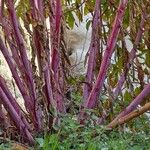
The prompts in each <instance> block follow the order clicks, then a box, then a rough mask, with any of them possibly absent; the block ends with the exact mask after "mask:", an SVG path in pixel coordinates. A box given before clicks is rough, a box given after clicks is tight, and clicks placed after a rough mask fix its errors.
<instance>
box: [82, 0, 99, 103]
mask: <svg viewBox="0 0 150 150" xmlns="http://www.w3.org/2000/svg"><path fill="white" fill-rule="evenodd" d="M99 7H100V0H96V3H95V9H94V19H93V24H92V37H91V43H90V47H89V59H88V65H87V66H88V67H87V72H86V79H85V84H84V87H83V98H84V105H85V103H86V101H87V99H88V97H89V94H90V92H91V88H92V86H93V77H94V69H95V65H96V55H97V53H98V51H99V49H100V33H99V30H100V18H99V17H100V9H99Z"/></svg>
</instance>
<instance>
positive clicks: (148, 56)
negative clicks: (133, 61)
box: [145, 52, 150, 68]
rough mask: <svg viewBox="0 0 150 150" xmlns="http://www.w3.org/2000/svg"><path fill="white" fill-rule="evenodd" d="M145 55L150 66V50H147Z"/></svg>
mask: <svg viewBox="0 0 150 150" xmlns="http://www.w3.org/2000/svg"><path fill="white" fill-rule="evenodd" d="M145 57H146V58H145V63H146V65H147V66H148V67H149V68H150V52H147V53H146V56H145Z"/></svg>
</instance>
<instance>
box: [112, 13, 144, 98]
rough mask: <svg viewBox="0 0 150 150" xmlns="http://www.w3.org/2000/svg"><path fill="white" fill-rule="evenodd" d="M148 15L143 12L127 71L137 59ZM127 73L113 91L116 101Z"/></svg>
mask: <svg viewBox="0 0 150 150" xmlns="http://www.w3.org/2000/svg"><path fill="white" fill-rule="evenodd" d="M146 16H147V15H146V14H145V13H144V12H143V14H142V18H141V22H140V26H139V29H138V32H137V35H136V39H135V42H134V46H133V48H132V50H131V52H130V55H129V60H128V63H127V64H126V68H127V71H128V70H129V69H130V66H131V64H132V62H133V60H134V58H135V57H136V48H137V46H138V44H139V43H140V41H141V39H142V34H143V32H144V30H143V28H144V23H145V20H146V18H147V17H146ZM125 74H126V73H125V72H123V73H122V74H121V76H120V79H119V81H118V83H117V86H116V87H115V89H114V90H113V91H114V94H113V95H114V97H113V100H115V99H116V98H117V96H118V94H119V93H120V91H121V88H122V86H123V84H124V82H125V80H126V77H125Z"/></svg>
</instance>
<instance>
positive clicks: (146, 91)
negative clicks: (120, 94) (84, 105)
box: [108, 83, 150, 127]
mask: <svg viewBox="0 0 150 150" xmlns="http://www.w3.org/2000/svg"><path fill="white" fill-rule="evenodd" d="M149 94H150V83H149V84H148V85H146V86H145V88H144V89H143V91H142V92H141V93H140V94H139V95H138V96H137V97H136V98H135V99H134V100H133V101H132V102H131V103H130V104H129V106H128V107H126V108H125V109H124V110H123V111H122V112H121V113H120V114H119V115H118V116H117V117H116V118H115V119H114V120H113V121H112V122H111V123H110V124H109V125H108V126H109V127H111V124H113V123H114V122H116V121H117V120H118V119H119V118H121V117H124V116H126V115H128V114H129V113H130V112H132V111H133V110H135V109H136V108H137V106H138V105H139V104H140V103H141V102H142V101H143V100H144V98H145V97H146V96H148V95H149Z"/></svg>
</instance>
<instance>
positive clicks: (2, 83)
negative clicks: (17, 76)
mask: <svg viewBox="0 0 150 150" xmlns="http://www.w3.org/2000/svg"><path fill="white" fill-rule="evenodd" d="M0 87H1V88H2V90H3V91H4V93H5V94H6V95H7V97H8V99H9V100H11V101H10V103H11V105H12V106H13V107H14V109H15V110H16V112H17V113H18V115H19V116H20V117H21V118H22V121H23V122H24V124H25V125H26V127H27V128H28V129H29V130H31V128H30V125H29V123H28V122H27V120H26V118H25V116H24V114H23V113H22V111H21V107H20V106H19V105H18V103H17V102H16V100H15V99H14V97H13V95H12V94H11V92H10V90H9V89H8V87H7V85H6V83H5V80H4V78H3V77H2V76H1V75H0Z"/></svg>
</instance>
